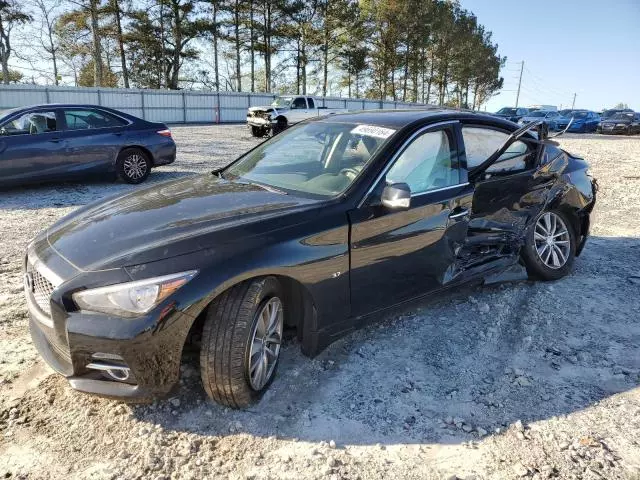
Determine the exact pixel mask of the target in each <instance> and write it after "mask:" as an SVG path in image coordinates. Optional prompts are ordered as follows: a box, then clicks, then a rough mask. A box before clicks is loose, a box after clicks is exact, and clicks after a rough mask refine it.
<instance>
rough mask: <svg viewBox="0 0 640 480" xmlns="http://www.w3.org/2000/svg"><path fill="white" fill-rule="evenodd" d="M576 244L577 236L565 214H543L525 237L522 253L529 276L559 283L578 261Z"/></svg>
mask: <svg viewBox="0 0 640 480" xmlns="http://www.w3.org/2000/svg"><path fill="white" fill-rule="evenodd" d="M548 239H550V240H548ZM576 240H577V237H576V233H575V232H574V230H573V227H572V223H571V221H570V219H569V218H568V217H567V215H566V214H564V213H563V212H560V211H558V210H547V211H544V212H542V213H540V215H538V217H537V218H536V220H535V222H534V223H533V225H531V227H530V228H529V231H528V232H527V234H526V238H525V245H524V247H523V250H522V259H523V260H524V263H525V265H526V267H527V272H528V273H529V276H530V277H532V278H535V279H540V280H558V279H560V278H562V277H564V276H565V275H567V274H568V273H569V272H570V271H571V267H572V266H573V262H574V260H575V255H576V246H577V243H576Z"/></svg>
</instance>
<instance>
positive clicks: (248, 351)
mask: <svg viewBox="0 0 640 480" xmlns="http://www.w3.org/2000/svg"><path fill="white" fill-rule="evenodd" d="M283 328H284V303H283V301H282V293H281V288H280V283H279V282H278V280H277V279H275V278H274V277H264V278H260V279H255V280H251V281H247V282H244V283H242V284H240V285H236V286H235V287H232V288H231V289H229V290H227V291H226V292H224V293H223V294H222V295H220V297H219V298H217V299H216V300H215V301H214V302H213V303H212V304H211V305H210V306H209V310H208V313H207V318H206V320H205V323H204V327H203V332H202V346H201V350H200V372H201V377H202V383H203V385H204V389H205V391H206V392H207V394H208V395H209V397H211V398H212V399H213V400H215V401H216V402H218V403H220V404H223V405H227V406H229V407H231V408H243V407H246V406H248V405H250V404H252V403H254V402H256V401H257V400H259V399H260V397H261V396H262V395H263V394H264V392H265V391H266V389H267V388H268V387H269V385H270V384H271V382H272V381H273V379H274V377H275V373H276V370H277V368H278V360H279V358H280V345H281V343H282V333H283Z"/></svg>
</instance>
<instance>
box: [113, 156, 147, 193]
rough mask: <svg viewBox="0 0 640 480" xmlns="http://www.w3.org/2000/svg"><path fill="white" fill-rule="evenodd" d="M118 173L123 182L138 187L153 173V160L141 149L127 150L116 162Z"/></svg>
mask: <svg viewBox="0 0 640 480" xmlns="http://www.w3.org/2000/svg"><path fill="white" fill-rule="evenodd" d="M116 173H117V174H118V177H119V178H120V179H121V180H123V181H125V182H127V183H131V184H134V185H137V184H138V183H142V182H144V181H145V180H146V179H147V177H148V176H149V173H151V160H150V159H149V157H148V155H147V154H146V153H145V152H143V151H142V150H140V149H139V148H125V149H124V150H122V152H120V155H118V159H117V160H116Z"/></svg>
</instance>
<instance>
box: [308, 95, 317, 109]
mask: <svg viewBox="0 0 640 480" xmlns="http://www.w3.org/2000/svg"><path fill="white" fill-rule="evenodd" d="M307 103H308V104H309V108H316V106H315V104H314V103H313V98H311V97H309V98H307Z"/></svg>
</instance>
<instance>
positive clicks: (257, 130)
mask: <svg viewBox="0 0 640 480" xmlns="http://www.w3.org/2000/svg"><path fill="white" fill-rule="evenodd" d="M251 136H253V137H256V138H260V137H264V129H263V128H261V127H256V126H255V125H251Z"/></svg>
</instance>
